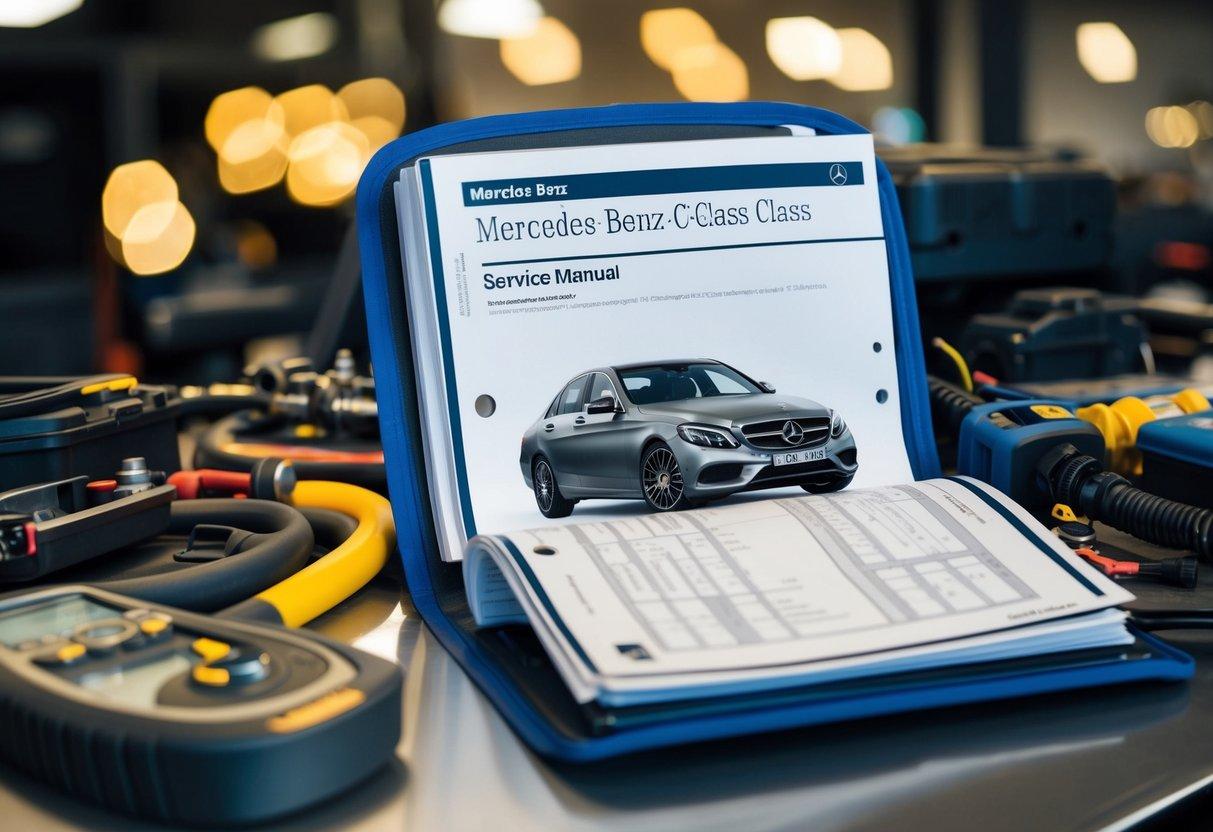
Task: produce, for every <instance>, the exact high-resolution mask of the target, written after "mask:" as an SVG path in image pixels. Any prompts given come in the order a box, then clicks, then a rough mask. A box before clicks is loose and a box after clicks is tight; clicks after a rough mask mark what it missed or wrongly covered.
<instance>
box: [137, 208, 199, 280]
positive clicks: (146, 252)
mask: <svg viewBox="0 0 1213 832" xmlns="http://www.w3.org/2000/svg"><path fill="white" fill-rule="evenodd" d="M196 231H197V229H196V227H195V225H194V218H193V217H192V216H190V212H189V211H188V210H187V209H186V207H185V206H184V205H182V204H181V203H180V202H178V201H176V200H173V201H171V202H154V203H152V204H150V205H145V206H144V207H143V208H140V209H139V210H138V211H137V212H136V213H135V216H134V217H132V218H131V222H130V225H129V226H128V227H127V230H126V233H125V234H123V235H122V261H123V263H124V264H125V265H126V267H127V268H128V269H130V270H131V271H132V272H134V273H135V274H138V275H153V274H163V273H164V272H167V271H171V270H173V269H175V268H177V267H178V266H180V265H181V264H182V262H184V260H185V258H186V256H187V255H188V254H189V253H190V249H191V248H193V246H194V236H195V234H196Z"/></svg>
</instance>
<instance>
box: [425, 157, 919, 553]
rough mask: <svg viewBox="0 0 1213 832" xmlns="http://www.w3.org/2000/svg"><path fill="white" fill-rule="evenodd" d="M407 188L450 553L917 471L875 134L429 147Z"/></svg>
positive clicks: (433, 446)
mask: <svg viewBox="0 0 1213 832" xmlns="http://www.w3.org/2000/svg"><path fill="white" fill-rule="evenodd" d="M410 177H415V178H414V179H412V181H409V178H410ZM402 185H407V186H408V188H409V189H411V190H412V192H413V193H415V194H416V196H417V199H418V202H419V204H417V205H416V206H415V207H414V210H416V211H418V212H419V214H420V216H417V217H414V218H413V220H414V221H415V225H416V226H417V227H418V228H419V229H420V231H419V232H418V235H419V238H420V241H421V242H422V245H421V246H419V247H413V251H414V254H413V255H412V256H411V258H410V271H411V272H412V279H413V280H414V281H418V280H420V283H417V282H415V283H413V284H410V287H411V289H412V290H413V302H414V304H416V301H417V298H418V290H419V288H421V289H424V290H425V291H427V292H429V293H432V297H430V298H429V300H430V301H431V303H427V304H424V306H425V308H426V313H427V314H428V315H430V318H429V319H428V320H427V321H426V322H425V324H426V325H423V326H418V325H417V324H418V321H416V320H415V321H414V322H413V325H414V330H416V331H418V332H422V333H424V332H426V331H427V327H428V329H429V330H431V331H432V333H433V337H434V342H435V343H433V344H431V345H429V349H428V350H425V349H421V348H419V349H417V350H416V351H417V353H418V356H419V358H418V370H419V377H420V380H421V385H422V386H425V387H427V388H428V389H430V390H431V391H435V390H437V391H440V393H439V394H437V395H431V396H429V397H428V398H423V402H422V405H423V411H424V417H425V418H424V427H425V432H426V441H427V452H428V455H429V459H430V467H431V468H432V469H436V470H441V471H445V472H446V475H445V478H444V477H438V478H437V479H436V480H435V479H432V485H433V483H434V482H435V481H437V482H439V483H442V482H445V483H447V484H448V485H446V486H441V485H440V487H438V488H437V489H436V490H437V491H439V492H449V493H437V494H435V495H434V496H435V504H436V506H437V505H439V504H445V505H446V506H449V507H450V508H451V509H452V511H449V512H446V511H443V512H441V513H442V514H444V515H445V516H451V515H453V516H454V517H455V518H457V522H456V523H455V524H454V525H452V524H450V523H447V524H445V525H443V526H441V527H442V528H443V535H442V537H443V538H444V540H443V549H444V557H447V558H448V559H456V558H458V556H459V554H458V553H459V552H460V550H461V548H462V545H463V543H464V542H465V541H466V540H467V539H468V537H470V536H472V535H473V534H475V533H477V532H497V531H506V530H511V529H519V528H532V527H536V526H541V525H546V524H550V523H551V522H553V521H563V520H564V519H565V518H569V519H571V520H573V521H582V522H584V521H591V520H595V519H619V518H625V517H629V516H637V515H656V514H660V513H662V512H665V511H669V510H677V509H681V508H685V507H690V506H694V505H701V504H705V503H709V502H710V503H712V504H713V505H716V504H727V503H738V502H744V501H748V500H754V499H763V498H767V497H772V496H790V495H794V494H804V493H805V492H806V491H807V492H810V493H829V492H833V491H838V490H841V489H845V488H849V487H852V486H876V485H889V484H896V483H904V482H908V481H910V480H912V479H913V475H912V473H911V470H910V465H909V461H908V457H907V453H906V448H905V444H904V438H903V431H902V424H901V408H900V401H899V391H898V383H897V363H896V351H895V345H894V342H893V328H892V310H891V306H890V303H891V301H890V288H889V274H888V263H887V255H886V249H885V241H884V232H883V226H882V220H881V211H880V203H879V197H878V193H877V188H876V171H875V159H874V154H873V148H872V140H871V137H870V136H866V135H865V136H836V137H824V136H785V137H765V138H750V139H730V140H711V141H689V142H665V143H652V144H632V145H609V146H596V147H571V148H561V149H548V150H534V151H514V152H499V153H482V154H466V155H452V156H437V157H432V158H427V159H422V160H421V161H420V162H419V163H418V164H417V165H416V166H415V170H413V169H409V170H406V171H405V172H404V173H403V174H402ZM402 213H407V211H402ZM417 248H420V249H421V252H420V253H418V252H417ZM419 264H422V265H424V266H425V268H424V269H419V268H418V265H419ZM422 271H424V274H423V275H422V274H419V273H420V272H422ZM423 346H424V345H421V344H417V343H416V342H415V347H423ZM427 356H428V357H427ZM440 525H441V524H440Z"/></svg>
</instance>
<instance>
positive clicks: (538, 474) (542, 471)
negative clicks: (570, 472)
mask: <svg viewBox="0 0 1213 832" xmlns="http://www.w3.org/2000/svg"><path fill="white" fill-rule="evenodd" d="M554 490H555V489H553V487H552V469H551V468H549V467H548V464H547V463H546V462H541V463H539V464H538V465H536V466H535V496H536V497H538V498H539V505H540V507H541V508H543V509H544V510H545V511H546V510H547V509H550V508H551V507H552V496H553V492H554Z"/></svg>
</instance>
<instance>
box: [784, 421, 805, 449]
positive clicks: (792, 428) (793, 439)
mask: <svg viewBox="0 0 1213 832" xmlns="http://www.w3.org/2000/svg"><path fill="white" fill-rule="evenodd" d="M779 433H780V434H781V435H782V436H783V441H784V442H787V443H788V444H789V445H799V444H800V443H801V442H803V441H804V429H803V428H801V427H800V425H798V424H796V423H795V422H793V421H792V420H791V419H789V420H788V421H786V422H784V423H783V430H781V431H780V432H779Z"/></svg>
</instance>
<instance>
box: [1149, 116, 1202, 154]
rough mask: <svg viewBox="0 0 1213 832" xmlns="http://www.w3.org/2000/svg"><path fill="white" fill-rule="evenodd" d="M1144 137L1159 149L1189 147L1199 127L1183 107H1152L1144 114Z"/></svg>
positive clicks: (1194, 140)
mask: <svg viewBox="0 0 1213 832" xmlns="http://www.w3.org/2000/svg"><path fill="white" fill-rule="evenodd" d="M1146 135H1148V136H1149V137H1150V141H1152V142H1154V144H1156V145H1158V146H1159V147H1168V148H1170V147H1178V148H1183V147H1191V146H1192V145H1194V144H1195V143H1196V139H1197V138H1199V136H1200V125H1199V123H1198V122H1197V121H1196V116H1194V115H1192V113H1190V112H1189V111H1188V110H1187V108H1185V107H1153V108H1152V109H1150V111H1149V112H1147V113H1146Z"/></svg>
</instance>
